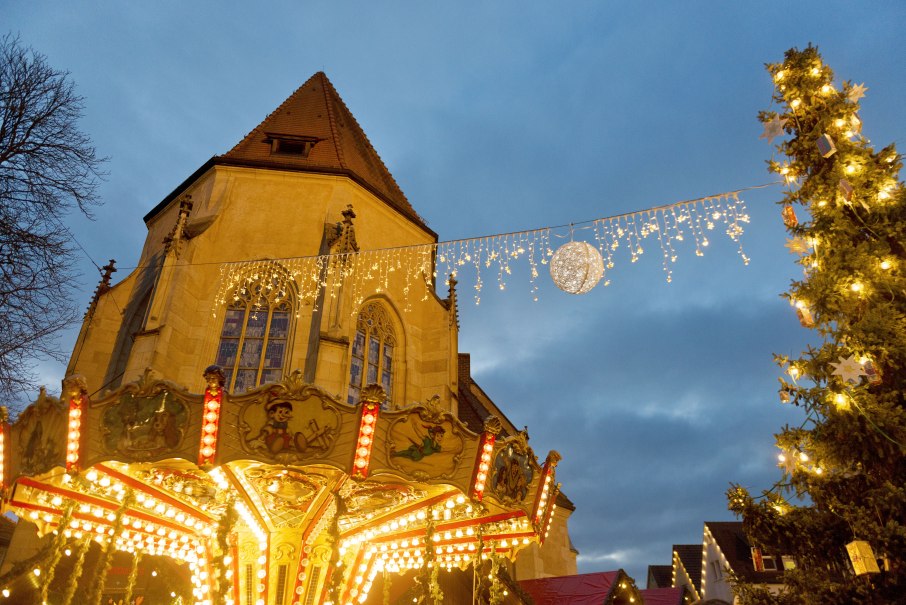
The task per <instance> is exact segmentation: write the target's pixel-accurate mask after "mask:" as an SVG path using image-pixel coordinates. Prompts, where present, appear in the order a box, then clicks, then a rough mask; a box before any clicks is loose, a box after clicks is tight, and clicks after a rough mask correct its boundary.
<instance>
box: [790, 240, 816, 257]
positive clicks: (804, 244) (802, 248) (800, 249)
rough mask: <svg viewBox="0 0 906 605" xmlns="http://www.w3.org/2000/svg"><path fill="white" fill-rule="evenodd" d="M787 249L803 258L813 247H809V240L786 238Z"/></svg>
mask: <svg viewBox="0 0 906 605" xmlns="http://www.w3.org/2000/svg"><path fill="white" fill-rule="evenodd" d="M785 246H786V249H787V250H789V251H790V254H798V255H799V256H802V255H803V254H808V252H809V250H811V248H812V247H811V245H809V243H808V240H806V239H805V238H804V237H799V236H798V235H797V236H796V237H788V238H786V244H785Z"/></svg>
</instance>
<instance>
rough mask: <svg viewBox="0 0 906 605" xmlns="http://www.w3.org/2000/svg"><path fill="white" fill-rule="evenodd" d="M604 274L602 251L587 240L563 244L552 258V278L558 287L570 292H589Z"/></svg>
mask: <svg viewBox="0 0 906 605" xmlns="http://www.w3.org/2000/svg"><path fill="white" fill-rule="evenodd" d="M603 275H604V259H602V258H601V253H600V252H598V249H597V248H595V247H594V246H592V245H591V244H589V243H586V242H569V243H566V244H563V245H562V246H560V249H559V250H557V251H556V252H555V253H554V256H553V258H551V278H552V279H553V280H554V283H555V284H557V287H558V288H560V289H561V290H563V291H564V292H569V293H570V294H585V293H586V292H589V291H590V290H591V289H592V288H594V287H595V286H596V285H597V284H598V281H600V279H601V277H602V276H603Z"/></svg>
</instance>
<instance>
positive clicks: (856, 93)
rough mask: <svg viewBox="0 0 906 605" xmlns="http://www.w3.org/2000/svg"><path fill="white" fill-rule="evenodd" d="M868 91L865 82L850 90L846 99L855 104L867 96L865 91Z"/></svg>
mask: <svg viewBox="0 0 906 605" xmlns="http://www.w3.org/2000/svg"><path fill="white" fill-rule="evenodd" d="M866 90H868V87H867V86H865V82H862V83H861V84H856V85H855V86H853V87H852V88H850V89H849V93H848V94H847V95H846V98H847V99H849V100H850V101H852V102H853V103H855V102H856V101H858V100H859V99H861V98H862V97H864V96H865V91H866Z"/></svg>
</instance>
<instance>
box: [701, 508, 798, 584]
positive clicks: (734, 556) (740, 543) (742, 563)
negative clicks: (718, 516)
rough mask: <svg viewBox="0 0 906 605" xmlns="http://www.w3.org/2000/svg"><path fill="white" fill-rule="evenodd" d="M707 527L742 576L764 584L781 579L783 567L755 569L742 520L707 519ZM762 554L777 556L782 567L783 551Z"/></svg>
mask: <svg viewBox="0 0 906 605" xmlns="http://www.w3.org/2000/svg"><path fill="white" fill-rule="evenodd" d="M705 527H707V529H708V531H710V532H711V535H712V536H714V541H715V542H716V543H717V546H718V548H720V551H721V553H723V555H724V557H726V558H727V563H728V564H729V565H730V568H731V569H732V570H733V571H734V572H735V573H736V574H737V575H739V576H740V577H741V578H743V579H745V580H746V581H749V582H756V583H762V584H775V583H779V582H780V581H781V580H780V576H781V575H782V574H783V572H782V570H781V569H777V570H765V571H755V566H754V564H753V563H752V550H751V547H750V545H749V541H748V538H746V534H745V532H744V531H743V529H742V522H741V521H707V522H705ZM762 554H763V555H770V556H774V557H776V559H775V563H776V565H777V567H778V568H782V562H781V559H780V556H779V555H781V554H782V553H771V552H765V553H762Z"/></svg>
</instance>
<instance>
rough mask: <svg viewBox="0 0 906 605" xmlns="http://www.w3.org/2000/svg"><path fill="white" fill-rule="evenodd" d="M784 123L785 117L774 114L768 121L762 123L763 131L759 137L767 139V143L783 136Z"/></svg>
mask: <svg viewBox="0 0 906 605" xmlns="http://www.w3.org/2000/svg"><path fill="white" fill-rule="evenodd" d="M785 125H786V118H781V117H780V116H778V115H775V116H774V117H773V118H771V119H770V120H769V121H767V122H765V123H764V132H762V133H761V136H759V137H758V138H759V139H767V140H768V143H773V142H774V139H775V138H776V137H781V136H783V127H784V126H785Z"/></svg>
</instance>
